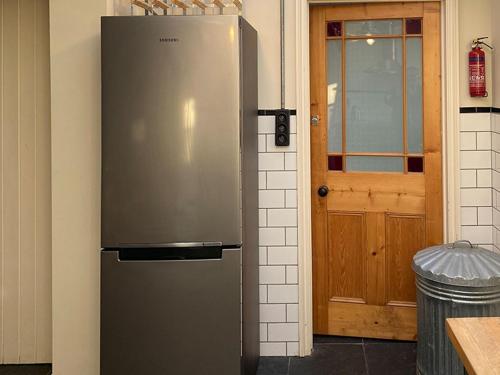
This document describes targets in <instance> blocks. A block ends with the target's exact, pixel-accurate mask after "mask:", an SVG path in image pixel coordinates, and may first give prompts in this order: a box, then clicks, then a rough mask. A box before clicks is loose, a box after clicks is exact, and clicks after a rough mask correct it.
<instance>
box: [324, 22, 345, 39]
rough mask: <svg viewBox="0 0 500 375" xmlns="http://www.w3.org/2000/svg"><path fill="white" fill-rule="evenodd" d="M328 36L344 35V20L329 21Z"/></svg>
mask: <svg viewBox="0 0 500 375" xmlns="http://www.w3.org/2000/svg"><path fill="white" fill-rule="evenodd" d="M326 35H327V36H342V22H338V21H333V22H328V23H327V26H326Z"/></svg>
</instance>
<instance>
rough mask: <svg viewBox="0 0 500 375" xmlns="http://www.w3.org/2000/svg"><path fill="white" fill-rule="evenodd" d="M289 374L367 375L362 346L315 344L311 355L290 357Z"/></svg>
mask: <svg viewBox="0 0 500 375" xmlns="http://www.w3.org/2000/svg"><path fill="white" fill-rule="evenodd" d="M289 375H367V372H366V368H365V360H364V356H363V346H362V345H357V344H338V345H317V346H315V347H314V350H313V354H312V355H311V356H309V357H305V358H298V357H292V358H291V359H290V371H289Z"/></svg>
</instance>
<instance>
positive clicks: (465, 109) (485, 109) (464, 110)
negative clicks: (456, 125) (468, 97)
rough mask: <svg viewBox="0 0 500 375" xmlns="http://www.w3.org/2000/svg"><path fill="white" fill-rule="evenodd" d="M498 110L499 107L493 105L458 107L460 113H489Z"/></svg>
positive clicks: (499, 109)
mask: <svg viewBox="0 0 500 375" xmlns="http://www.w3.org/2000/svg"><path fill="white" fill-rule="evenodd" d="M490 112H495V113H498V112H500V108H495V107H460V113H490Z"/></svg>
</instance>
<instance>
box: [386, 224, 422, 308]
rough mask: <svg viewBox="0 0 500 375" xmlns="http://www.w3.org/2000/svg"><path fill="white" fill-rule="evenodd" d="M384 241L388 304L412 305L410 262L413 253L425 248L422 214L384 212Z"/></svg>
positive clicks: (413, 296) (414, 295)
mask: <svg viewBox="0 0 500 375" xmlns="http://www.w3.org/2000/svg"><path fill="white" fill-rule="evenodd" d="M386 242H387V249H386V254H387V257H386V262H387V266H386V285H387V304H388V305H394V306H415V300H416V290H415V277H414V275H413V272H412V270H411V262H412V259H413V256H414V255H415V254H416V252H417V251H419V250H421V249H423V248H424V247H425V219H424V217H423V216H420V217H412V216H399V215H390V214H389V215H387V217H386Z"/></svg>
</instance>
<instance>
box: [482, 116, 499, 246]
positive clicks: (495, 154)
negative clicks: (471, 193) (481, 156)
mask: <svg viewBox="0 0 500 375" xmlns="http://www.w3.org/2000/svg"><path fill="white" fill-rule="evenodd" d="M491 131H492V133H491V147H492V158H491V160H492V171H491V176H490V179H491V186H492V201H493V207H492V213H491V222H492V237H493V250H496V251H499V252H500V113H498V112H493V113H492V114H491ZM484 215H487V214H486V213H485V214H484ZM489 218H490V217H489V216H485V218H484V219H485V220H487V219H489ZM478 220H479V214H478Z"/></svg>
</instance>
